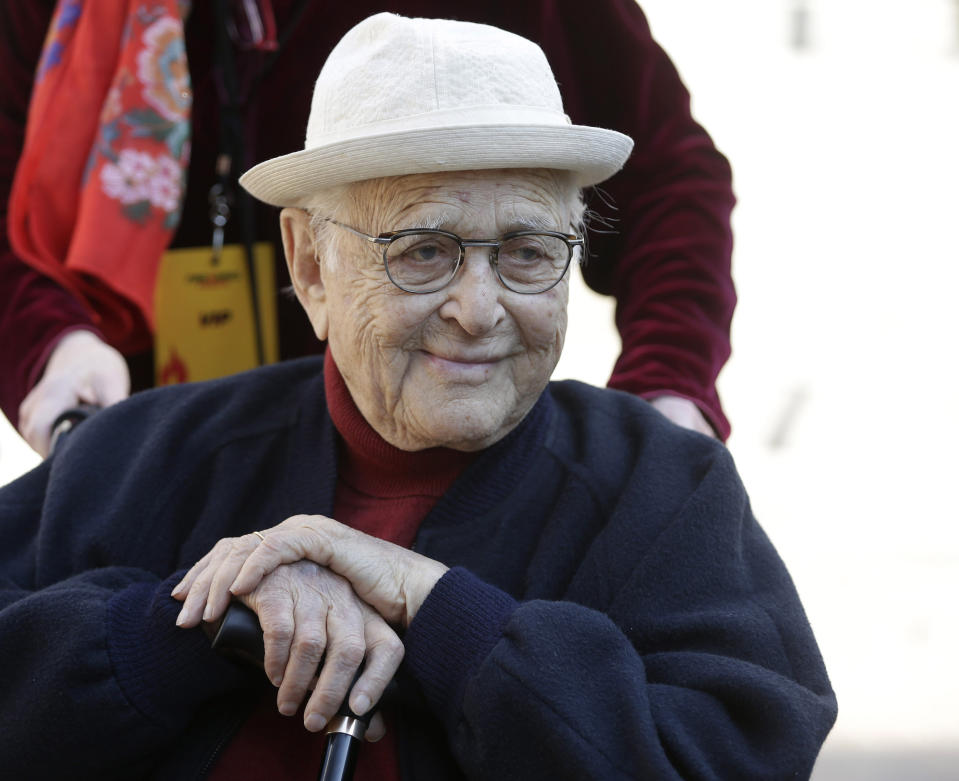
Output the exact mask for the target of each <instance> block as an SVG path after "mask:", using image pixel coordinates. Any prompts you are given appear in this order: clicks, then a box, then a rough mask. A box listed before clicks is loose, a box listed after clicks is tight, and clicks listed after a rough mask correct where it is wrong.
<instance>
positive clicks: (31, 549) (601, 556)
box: [0, 359, 836, 781]
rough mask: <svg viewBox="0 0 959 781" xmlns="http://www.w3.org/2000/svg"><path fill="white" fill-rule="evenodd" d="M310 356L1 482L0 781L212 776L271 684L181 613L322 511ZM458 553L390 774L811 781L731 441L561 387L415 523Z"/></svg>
mask: <svg viewBox="0 0 959 781" xmlns="http://www.w3.org/2000/svg"><path fill="white" fill-rule="evenodd" d="M335 453H336V434H335V430H334V428H333V426H332V423H331V422H330V419H329V416H328V414H327V412H326V406H325V401H324V392H323V379H322V365H321V360H320V359H304V360H301V361H294V362H290V363H284V364H280V365H276V366H272V367H267V368H264V369H258V370H256V371H254V372H250V373H247V374H244V375H239V376H237V377H232V378H226V379H224V380H217V381H214V382H210V383H201V384H197V385H186V386H178V387H174V388H165V389H159V390H155V391H149V392H146V393H143V394H139V395H137V396H134V397H133V398H131V399H130V400H128V401H126V402H124V403H123V404H120V405H117V406H116V407H113V408H110V409H108V410H105V411H104V412H102V413H100V414H98V415H97V416H95V417H94V418H93V419H91V420H90V421H89V422H88V423H86V424H84V425H83V426H82V427H81V428H80V429H79V430H78V431H77V432H76V433H75V434H73V435H71V438H70V439H68V440H67V443H66V446H65V447H64V448H63V449H62V451H61V452H60V453H58V454H57V455H56V456H55V457H54V458H53V459H50V460H48V461H46V462H44V463H43V464H42V465H41V466H39V467H38V468H37V469H36V470H34V471H32V472H30V473H29V474H27V475H25V476H24V477H22V478H21V479H20V480H18V481H16V482H14V483H12V484H11V485H9V486H7V487H6V488H4V489H2V490H0V539H2V548H0V665H2V666H0V669H2V671H3V672H2V676H3V684H2V687H0V762H2V765H0V767H2V768H3V771H4V773H9V774H10V777H11V778H31V777H36V778H48V777H52V776H53V775H54V774H56V773H58V772H69V773H70V774H71V775H73V776H81V777H82V776H84V775H86V774H93V773H96V774H97V776H98V777H101V778H109V777H117V778H130V777H134V776H136V775H140V774H144V773H153V774H155V775H157V776H159V777H170V778H184V777H203V775H204V772H205V769H206V768H209V767H210V766H211V764H212V762H213V761H215V758H216V755H217V752H218V751H219V750H220V748H221V747H222V745H224V742H225V741H227V740H229V737H230V735H231V734H232V732H233V731H234V730H235V729H236V727H237V725H238V724H239V723H240V721H242V719H243V717H244V716H245V713H246V712H247V711H246V709H247V707H248V706H249V703H251V702H253V701H255V700H256V698H257V697H258V695H259V692H260V691H262V689H261V687H262V686H264V685H268V684H267V683H266V682H265V680H263V676H262V673H258V672H257V673H254V672H250V671H248V670H245V669H242V668H241V667H239V666H236V665H234V664H233V663H232V662H229V661H226V660H224V659H221V658H218V657H217V656H216V655H215V654H213V653H212V652H211V651H210V650H209V648H208V644H207V642H206V639H205V637H204V636H203V635H202V633H201V632H200V631H199V630H190V631H184V630H180V629H177V628H176V627H175V626H174V619H175V616H176V614H177V612H178V607H179V606H178V603H176V602H174V601H173V600H172V599H171V598H170V597H169V592H170V589H171V588H172V585H173V584H174V583H175V582H176V580H177V579H178V577H179V574H180V573H182V571H183V569H184V568H185V567H187V566H189V565H191V564H192V563H193V562H195V561H196V560H197V559H198V558H199V557H200V556H202V555H203V554H204V553H205V552H206V551H207V550H208V549H209V548H210V547H211V546H212V544H213V543H214V542H215V541H216V540H217V539H219V538H221V537H224V536H233V535H237V534H242V533H245V532H248V531H250V530H252V529H257V528H263V527H265V526H271V525H274V524H275V523H278V522H279V521H281V520H282V519H284V518H286V517H288V516H289V515H293V514H296V513H323V514H327V515H329V514H330V513H331V510H332V506H333V491H334V488H335V484H336V456H335ZM414 547H415V548H416V550H418V551H420V552H422V553H424V554H425V555H427V556H430V557H433V558H435V559H438V560H440V561H443V562H444V563H446V564H448V565H450V566H452V567H453V569H452V570H451V571H450V572H449V573H447V575H446V576H444V577H443V579H442V580H441V581H440V582H439V583H438V584H437V586H436V588H435V589H434V591H433V592H432V593H431V595H430V596H429V598H428V599H427V600H426V602H425V603H424V605H423V607H422V609H421V610H420V612H419V614H418V615H417V617H416V620H415V621H414V622H413V624H412V625H411V627H410V628H409V630H408V631H407V632H406V635H405V638H404V642H405V645H406V659H405V661H404V666H403V670H402V671H401V675H400V686H399V691H400V695H399V697H398V706H397V707H398V708H399V709H400V716H399V719H398V721H399V729H400V760H401V769H402V773H403V776H404V778H406V779H416V780H417V781H419V780H420V779H445V778H455V777H458V776H460V775H462V776H465V777H468V778H475V779H481V778H482V779H504V778H523V779H536V778H544V779H545V778H550V779H555V778H570V779H586V778H597V779H614V778H655V779H669V778H716V779H733V778H735V779H751V778H755V779H764V780H766V779H778V778H800V777H805V776H808V774H809V773H810V772H811V769H812V765H813V762H814V760H815V757H816V754H817V752H818V750H819V747H820V746H821V744H822V741H823V740H824V739H825V736H826V734H827V732H828V731H829V728H830V727H831V725H832V723H833V721H834V719H835V715H836V702H835V697H834V696H833V693H832V691H831V689H830V686H829V681H828V679H827V676H826V672H825V669H824V667H823V664H822V660H821V658H820V655H819V652H818V650H817V647H816V643H815V640H814V638H813V636H812V633H811V631H810V628H809V626H808V623H807V621H806V618H805V615H804V613H803V610H802V606H801V605H800V603H799V599H798V597H797V595H796V593H795V590H794V588H793V585H792V583H791V581H790V578H789V575H788V573H787V572H786V569H785V567H784V566H783V564H782V562H781V561H780V559H779V557H778V556H777V554H776V552H775V550H774V549H773V547H772V545H771V544H770V542H769V541H768V539H767V538H766V536H765V535H764V533H763V532H762V530H761V529H760V528H759V526H758V525H757V524H756V522H755V521H754V520H753V518H752V515H751V512H750V509H749V503H748V499H747V497H746V494H745V492H744V490H743V488H742V485H741V483H740V481H739V479H738V477H737V475H736V471H735V468H734V466H733V463H732V459H731V457H730V456H729V454H728V452H727V451H726V449H725V448H724V447H723V446H722V445H720V444H718V443H716V442H713V441H712V440H709V439H707V438H705V437H701V436H699V435H696V434H693V433H691V432H687V431H684V430H682V429H679V428H677V427H675V426H673V425H672V424H670V423H668V422H667V421H666V420H665V419H664V418H663V417H661V416H660V415H659V414H658V413H656V412H655V411H654V410H653V409H652V408H651V407H649V406H648V405H647V404H645V403H644V402H642V401H640V400H638V399H636V398H634V397H632V396H629V395H627V394H623V393H618V392H615V391H609V390H599V389H595V388H591V387H588V386H585V385H582V384H580V383H575V382H562V383H553V384H552V385H551V386H550V388H549V389H548V390H547V391H546V392H545V393H544V394H543V396H542V398H541V399H540V401H539V402H538V404H537V405H536V407H535V408H534V409H533V411H532V412H531V413H530V414H529V415H528V416H527V418H526V419H525V420H524V421H523V423H522V424H521V425H520V426H519V427H517V429H516V430H514V431H513V432H512V433H511V434H510V435H509V436H508V437H506V438H505V439H503V440H502V441H500V442H499V443H497V444H496V445H494V446H493V447H491V448H489V449H488V450H487V451H485V452H484V453H483V454H482V455H481V456H480V457H479V458H478V459H477V460H476V461H475V462H474V463H473V464H472V465H471V466H470V467H469V468H468V469H467V470H466V472H465V473H464V474H463V475H462V476H461V477H460V478H459V479H458V480H457V482H456V483H455V484H454V485H453V486H452V488H451V489H450V490H449V492H448V493H447V494H446V495H445V496H444V497H443V498H442V499H441V500H440V502H439V503H438V504H437V505H436V507H435V508H434V509H433V511H432V512H431V513H430V514H429V515H428V516H427V518H426V519H425V520H424V522H423V524H422V527H421V529H420V531H419V534H418V536H417V538H416V542H415V546H414Z"/></svg>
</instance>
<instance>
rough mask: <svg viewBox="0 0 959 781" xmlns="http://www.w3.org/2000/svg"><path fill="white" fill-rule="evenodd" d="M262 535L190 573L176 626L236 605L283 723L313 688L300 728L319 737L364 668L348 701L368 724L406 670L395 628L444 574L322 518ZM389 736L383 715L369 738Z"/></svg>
mask: <svg viewBox="0 0 959 781" xmlns="http://www.w3.org/2000/svg"><path fill="white" fill-rule="evenodd" d="M260 534H262V538H261V536H259V535H257V534H252V533H251V534H246V535H243V536H242V537H229V538H224V539H222V540H220V541H219V542H217V544H216V545H214V546H213V548H212V549H211V550H210V552H209V553H207V554H206V555H205V556H204V557H203V558H202V559H200V561H198V562H197V563H196V564H195V565H194V566H193V567H192V568H191V569H190V571H189V572H187V574H186V575H185V576H184V578H183V580H181V581H180V582H179V583H178V584H177V585H176V587H175V588H174V589H173V592H172V596H173V597H174V599H177V600H180V601H182V602H183V608H182V610H181V611H180V615H179V617H178V618H177V625H178V626H181V627H184V628H189V627H194V626H197V625H198V624H199V623H200V622H201V621H208V622H214V621H216V620H217V619H219V618H220V617H221V616H222V615H223V613H224V612H225V611H226V609H227V607H228V606H229V603H230V600H231V599H234V598H236V599H238V600H240V601H241V602H243V603H244V604H245V605H247V607H249V608H250V609H252V610H253V611H254V612H255V613H256V614H257V616H258V618H259V620H260V626H261V627H262V629H263V643H264V652H265V653H264V660H263V663H264V669H265V671H266V674H267V676H268V677H269V679H270V681H271V682H272V683H273V684H274V685H275V686H276V687H277V688H278V692H277V707H278V709H279V711H280V713H282V714H284V715H287V716H292V715H293V714H295V713H296V712H297V710H298V709H299V707H300V705H301V704H302V703H303V700H304V698H306V697H307V695H308V693H309V690H310V689H311V688H312V689H313V693H312V694H311V695H309V699H308V700H307V702H306V706H305V708H304V713H303V718H304V725H305V726H306V728H307V729H308V730H310V731H313V732H316V731H318V730H321V729H323V727H324V726H325V724H326V723H327V721H329V719H330V718H331V717H332V716H333V715H334V714H335V713H336V711H337V709H338V708H339V706H340V704H341V703H342V702H343V700H344V698H345V697H346V694H347V691H348V690H349V686H350V683H351V681H352V680H353V676H354V674H355V673H356V670H357V668H358V667H359V666H360V664H361V663H362V662H363V661H364V660H365V663H366V664H365V667H364V669H363V673H362V675H361V676H360V677H359V679H358V680H357V682H356V684H355V685H354V686H353V690H352V693H351V694H350V701H349V705H350V707H351V708H352V709H353V711H354V712H355V713H357V714H358V715H363V714H364V713H366V712H367V711H368V710H369V709H370V707H371V705H372V704H373V703H375V702H377V701H378V700H379V698H380V697H381V696H382V694H383V691H384V690H385V688H386V686H387V684H388V683H389V682H390V680H392V678H393V676H394V674H395V673H396V671H397V669H398V668H399V666H400V662H401V661H402V660H403V644H402V642H401V641H400V639H399V637H398V636H397V634H396V631H395V630H394V628H393V627H397V628H399V627H402V628H405V627H407V626H409V624H410V622H411V621H412V620H413V617H414V616H415V615H416V612H417V611H418V610H419V608H420V606H421V605H422V604H423V601H424V600H425V599H426V597H427V595H428V594H429V592H430V591H431V590H432V588H433V586H434V585H435V584H436V582H437V581H438V580H439V579H440V578H441V577H442V576H443V574H444V573H445V572H446V570H447V567H446V566H444V565H443V564H441V563H440V562H438V561H434V560H433V559H429V558H427V557H425V556H422V555H420V554H418V553H415V552H413V551H410V550H407V549H405V548H401V547H399V546H397V545H393V544H392V543H389V542H386V541H385V540H381V539H378V538H376V537H371V536H369V535H367V534H363V533H362V532H358V531H356V530H354V529H351V528H350V527H348V526H345V525H343V524H341V523H338V522H337V521H334V520H333V519H332V518H327V517H325V516H322V515H296V516H293V517H292V518H288V519H287V520H285V521H283V523H281V524H279V525H278V526H275V527H273V528H272V529H266V530H264V531H263V532H261V533H260ZM324 654H325V659H323V657H324ZM321 659H323V667H322V669H321V670H320V672H319V676H317V667H318V665H319V663H320V660H321ZM383 733H384V726H383V721H382V719H381V718H379V716H378V714H377V715H376V716H374V718H373V721H372V722H371V723H370V728H369V730H368V731H367V737H368V739H370V740H377V739H379V738H380V737H382V735H383Z"/></svg>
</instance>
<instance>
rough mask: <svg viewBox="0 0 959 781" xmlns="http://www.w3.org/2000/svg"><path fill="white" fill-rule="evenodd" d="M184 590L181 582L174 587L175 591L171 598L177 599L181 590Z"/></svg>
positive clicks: (172, 592) (171, 593)
mask: <svg viewBox="0 0 959 781" xmlns="http://www.w3.org/2000/svg"><path fill="white" fill-rule="evenodd" d="M182 588H183V581H182V580H181V581H180V582H179V583H177V584H176V585H175V586H174V587H173V591H171V592H170V596H171V597H175V596H176V595H177V594H179V593H180V589H182Z"/></svg>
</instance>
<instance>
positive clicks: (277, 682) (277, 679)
mask: <svg viewBox="0 0 959 781" xmlns="http://www.w3.org/2000/svg"><path fill="white" fill-rule="evenodd" d="M272 683H273V685H274V686H275V687H276V688H277V689H279V688H280V685H281V684H282V683H283V676H282V675H277V676H275V677H274V678H273V679H272Z"/></svg>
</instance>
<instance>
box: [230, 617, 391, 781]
mask: <svg viewBox="0 0 959 781" xmlns="http://www.w3.org/2000/svg"><path fill="white" fill-rule="evenodd" d="M214 631H215V632H216V634H215V635H214V637H213V648H215V649H216V650H217V651H220V652H221V653H224V654H228V655H230V656H234V657H236V658H238V659H241V660H243V661H245V662H249V663H251V664H256V665H258V666H260V667H262V666H263V630H262V629H261V628H260V621H259V619H258V618H257V617H256V613H254V612H253V611H252V610H250V609H249V608H248V607H247V606H246V605H243V604H241V603H239V602H233V603H231V604H230V607H229V608H227V611H226V613H225V614H224V616H223V618H222V619H221V621H220V625H219V627H217V628H216V629H215V630H214ZM322 664H323V663H322V661H321V662H320V666H322ZM362 670H363V668H362V667H361V668H360V669H359V670H357V671H356V675H355V676H354V678H353V683H351V684H350V689H349V691H347V693H346V698H345V699H344V700H343V704H342V705H341V706H340V709H339V710H338V711H337V712H336V715H335V716H334V717H333V718H332V719H330V722H329V724H327V725H326V748H325V749H324V753H323V765H322V766H321V768H320V774H319V775H318V776H317V781H351V779H352V778H353V770H354V769H355V767H356V756H357V752H358V751H359V748H360V744H361V743H362V741H363V736H364V735H365V734H366V728H367V727H368V726H369V724H370V717H371V716H372V714H373V709H372V708H371V709H370V710H369V711H367V713H366V714H365V715H364V716H357V715H356V714H355V713H353V711H352V710H351V709H350V706H349V705H348V704H347V703H348V701H349V699H350V691H352V690H353V684H355V683H356V680H357V678H359V677H360V673H361V672H362Z"/></svg>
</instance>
